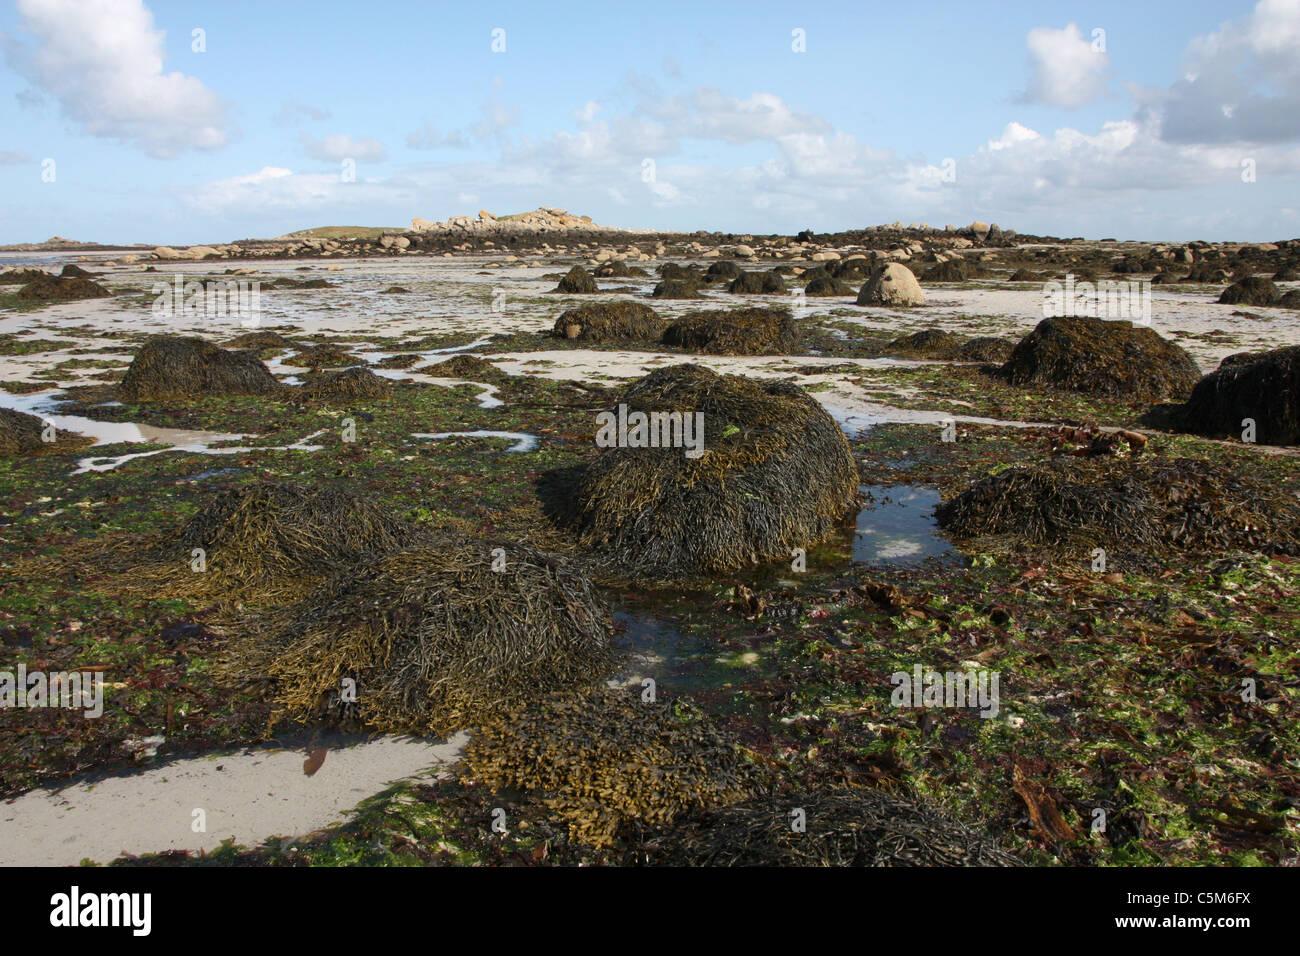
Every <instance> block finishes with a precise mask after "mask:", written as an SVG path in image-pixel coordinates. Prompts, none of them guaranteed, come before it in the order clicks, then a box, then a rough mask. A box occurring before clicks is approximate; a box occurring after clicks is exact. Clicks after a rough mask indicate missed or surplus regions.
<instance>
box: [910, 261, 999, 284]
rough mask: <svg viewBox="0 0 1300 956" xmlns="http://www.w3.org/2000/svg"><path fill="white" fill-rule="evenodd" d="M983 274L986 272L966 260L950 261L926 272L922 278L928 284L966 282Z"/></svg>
mask: <svg viewBox="0 0 1300 956" xmlns="http://www.w3.org/2000/svg"><path fill="white" fill-rule="evenodd" d="M983 274H984V270H982V269H981V268H980V267H979V266H976V265H973V264H971V263H969V262H967V261H966V260H965V259H949V260H947V261H946V262H940V263H939V264H938V265H935V266H932V267H931V268H929V269H927V270H925V273H924V274H923V275H922V276H921V278H922V279H923V280H924V281H926V282H965V281H966V280H967V279H976V278H979V277H980V276H981V275H983Z"/></svg>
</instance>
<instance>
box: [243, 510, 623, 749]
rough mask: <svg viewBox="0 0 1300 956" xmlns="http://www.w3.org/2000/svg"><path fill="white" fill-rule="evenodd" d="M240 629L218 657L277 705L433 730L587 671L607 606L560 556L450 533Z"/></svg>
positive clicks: (469, 722) (491, 715)
mask: <svg viewBox="0 0 1300 956" xmlns="http://www.w3.org/2000/svg"><path fill="white" fill-rule="evenodd" d="M500 555H504V558H503V559H502V558H500V557H499V556H500ZM244 631H245V636H244V638H243V639H241V640H240V641H239V643H238V645H237V646H236V647H235V648H234V653H233V654H232V655H231V658H230V664H229V665H228V666H230V667H232V668H233V669H234V670H235V672H236V673H238V674H240V675H242V676H243V678H244V679H246V680H251V681H257V680H269V681H270V682H271V683H272V684H273V686H274V694H275V697H276V700H277V701H278V702H279V704H280V706H281V707H282V709H283V710H284V712H285V713H287V714H289V715H291V716H293V717H297V718H299V719H313V718H326V719H328V718H330V717H335V718H337V719H341V720H342V721H347V722H355V723H358V724H360V725H361V726H363V727H368V728H373V729H375V730H381V731H396V732H414V733H429V734H434V735H438V736H445V735H448V734H450V733H453V732H455V731H458V730H461V729H464V728H467V727H475V726H478V725H479V724H481V723H485V722H489V721H491V720H494V719H496V718H497V717H499V716H500V715H502V714H504V713H507V712H509V711H511V710H512V709H514V708H518V707H521V706H523V705H524V704H525V703H527V702H528V701H530V700H532V699H535V698H536V696H537V689H538V687H546V688H557V687H559V688H563V687H572V686H575V685H590V684H591V683H592V682H593V681H595V680H596V679H597V678H598V677H599V676H600V675H601V674H602V673H604V672H605V671H606V669H607V668H608V666H609V662H610V652H609V634H610V622H609V618H608V614H607V611H606V608H605V606H604V603H603V602H602V600H601V598H600V596H599V595H598V593H597V592H596V589H595V587H594V586H593V585H592V583H591V581H589V580H588V579H587V578H586V577H585V576H584V575H583V574H582V573H581V572H580V571H578V570H577V569H576V568H575V567H574V566H573V565H572V564H571V563H570V562H568V561H567V560H566V559H564V558H561V557H558V556H556V555H552V554H547V553H545V552H541V551H537V550H535V549H534V548H531V547H528V546H526V545H522V544H513V543H497V542H488V541H481V540H477V539H474V538H470V537H466V536H462V535H450V534H444V535H438V536H434V537H430V538H429V539H428V540H422V541H418V542H416V543H415V544H412V545H409V546H406V547H403V548H400V549H398V550H395V551H390V552H388V553H385V554H378V555H371V556H366V557H364V558H362V559H360V560H358V561H356V562H355V563H353V564H352V565H350V566H349V567H347V568H346V569H344V570H342V571H341V572H340V573H339V574H338V575H337V576H335V577H332V578H330V579H329V580H327V581H326V582H325V583H323V584H321V585H320V586H319V587H317V588H315V589H314V590H312V591H311V592H310V593H308V594H306V595H305V596H304V597H303V598H302V599H301V600H299V601H297V602H296V603H293V604H289V605H287V606H281V607H276V608H272V609H269V610H267V611H265V612H264V613H261V614H256V615H252V616H250V618H249V619H248V621H247V622H246V623H245V627H244ZM345 679H351V680H352V681H355V685H354V686H355V688H356V695H355V700H349V699H348V695H346V694H344V693H342V692H341V690H342V688H343V686H344V685H343V683H342V682H343V681H344V680H345ZM515 745H516V746H517V747H518V746H522V747H523V748H525V749H526V748H528V747H530V746H535V745H536V741H535V740H533V739H531V738H530V739H528V740H527V741H516V742H515Z"/></svg>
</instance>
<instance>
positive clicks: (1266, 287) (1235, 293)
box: [1219, 275, 1277, 305]
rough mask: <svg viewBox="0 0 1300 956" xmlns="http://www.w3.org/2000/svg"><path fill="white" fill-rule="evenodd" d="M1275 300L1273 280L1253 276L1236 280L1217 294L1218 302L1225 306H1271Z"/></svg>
mask: <svg viewBox="0 0 1300 956" xmlns="http://www.w3.org/2000/svg"><path fill="white" fill-rule="evenodd" d="M1276 299H1277V286H1275V285H1273V280H1272V279H1266V278H1264V277H1263V276H1255V275H1248V276H1246V277H1245V278H1244V279H1238V280H1237V281H1236V282H1234V283H1233V284H1232V285H1230V286H1228V287H1227V288H1226V289H1224V290H1223V291H1222V292H1221V293H1219V302H1220V303H1223V304H1226V305H1272V304H1273V303H1274V301H1276Z"/></svg>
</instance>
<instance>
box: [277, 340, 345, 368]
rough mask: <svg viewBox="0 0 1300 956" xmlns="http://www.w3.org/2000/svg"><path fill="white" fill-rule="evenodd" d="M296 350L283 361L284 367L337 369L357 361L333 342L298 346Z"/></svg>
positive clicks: (343, 348) (342, 347)
mask: <svg viewBox="0 0 1300 956" xmlns="http://www.w3.org/2000/svg"><path fill="white" fill-rule="evenodd" d="M297 348H298V351H297V352H295V353H294V354H293V355H291V356H289V358H288V359H287V360H286V361H285V364H286V365H295V366H299V367H301V368H310V369H317V368H338V367H339V366H341V365H355V364H356V363H357V361H358V359H357V357H356V356H355V355H353V354H352V353H351V352H349V351H348V350H347V349H346V348H345V347H344V346H342V345H337V344H335V343H333V342H322V343H321V344H319V345H299V346H298V347H297Z"/></svg>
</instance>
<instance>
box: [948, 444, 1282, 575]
mask: <svg viewBox="0 0 1300 956" xmlns="http://www.w3.org/2000/svg"><path fill="white" fill-rule="evenodd" d="M936 515H937V517H938V519H939V524H940V526H941V527H943V528H944V530H945V531H947V532H948V533H949V534H950V535H952V536H953V537H956V538H960V539H984V540H985V541H987V542H988V543H989V544H996V543H997V542H998V541H1002V542H1006V543H1008V544H1014V543H1022V544H1027V545H1031V546H1038V547H1044V548H1047V549H1049V550H1059V551H1071V552H1074V553H1079V554H1088V553H1089V552H1090V549H1092V548H1095V547H1102V548H1104V549H1106V551H1107V552H1111V551H1112V550H1114V551H1115V552H1120V551H1126V552H1141V553H1144V554H1147V555H1159V554H1168V553H1174V552H1183V553H1217V554H1221V553H1223V552H1225V551H1233V550H1237V551H1261V552H1264V553H1273V554H1278V553H1281V554H1295V553H1300V501H1298V500H1297V498H1296V496H1295V495H1294V494H1292V493H1289V492H1287V491H1284V490H1281V489H1279V488H1277V487H1276V486H1275V485H1274V484H1273V483H1271V482H1269V481H1266V480H1263V479H1261V478H1259V477H1256V476H1254V475H1252V474H1251V473H1249V472H1247V471H1245V470H1243V469H1239V468H1232V467H1229V466H1227V465H1223V464H1219V463H1216V462H1211V461H1205V460H1201V459H1195V458H1172V459H1159V458H1150V457H1143V458H1101V457H1099V458H1079V457H1059V458H1054V459H1050V460H1048V461H1046V462H1043V463H1040V464H1037V465H1029V466H1023V467H1015V468H1008V469H1006V470H1005V471H1001V472H999V473H998V474H996V475H992V476H990V477H987V478H981V479H980V480H978V481H976V482H975V483H974V484H973V485H971V486H970V488H968V489H967V490H966V491H964V492H962V493H961V494H960V495H957V496H956V497H955V498H952V499H950V500H948V501H945V502H944V503H943V504H941V505H940V506H939V507H938V509H937V510H936Z"/></svg>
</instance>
